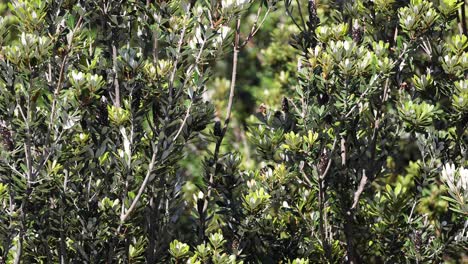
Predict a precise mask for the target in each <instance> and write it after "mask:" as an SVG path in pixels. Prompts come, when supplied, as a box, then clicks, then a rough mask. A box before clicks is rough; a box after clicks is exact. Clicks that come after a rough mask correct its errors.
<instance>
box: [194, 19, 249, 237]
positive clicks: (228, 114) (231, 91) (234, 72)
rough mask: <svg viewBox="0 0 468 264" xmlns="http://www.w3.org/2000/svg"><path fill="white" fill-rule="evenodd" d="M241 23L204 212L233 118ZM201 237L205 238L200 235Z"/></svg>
mask: <svg viewBox="0 0 468 264" xmlns="http://www.w3.org/2000/svg"><path fill="white" fill-rule="evenodd" d="M240 25H241V19H240V17H238V18H237V25H236V35H235V39H234V54H233V57H232V73H231V85H230V89H229V101H228V106H227V109H226V119H225V120H224V127H223V130H222V131H221V135H219V137H218V141H217V142H216V146H215V151H214V154H213V160H214V164H213V166H214V168H215V169H214V172H213V173H210V179H209V185H208V191H207V195H206V196H205V201H204V203H203V209H202V213H205V212H206V211H207V210H208V199H209V197H210V196H211V191H212V188H213V182H214V176H215V174H216V172H217V171H216V168H217V166H216V164H217V163H218V156H219V149H220V147H221V143H222V142H223V139H224V136H225V135H226V131H227V129H228V126H229V121H230V120H231V111H232V104H233V101H234V91H235V87H236V77H237V61H238V55H239V37H240ZM202 232H203V233H202V234H201V235H200V236H204V230H203V231H202ZM200 239H203V238H202V237H200Z"/></svg>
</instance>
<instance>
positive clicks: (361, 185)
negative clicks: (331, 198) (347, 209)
mask: <svg viewBox="0 0 468 264" xmlns="http://www.w3.org/2000/svg"><path fill="white" fill-rule="evenodd" d="M366 183H367V175H366V170H365V169H363V170H362V178H361V181H360V182H359V187H358V188H357V190H356V192H355V193H354V201H353V205H352V206H351V210H354V209H355V208H356V206H357V204H358V202H359V197H361V194H362V192H363V191H364V187H365V186H366Z"/></svg>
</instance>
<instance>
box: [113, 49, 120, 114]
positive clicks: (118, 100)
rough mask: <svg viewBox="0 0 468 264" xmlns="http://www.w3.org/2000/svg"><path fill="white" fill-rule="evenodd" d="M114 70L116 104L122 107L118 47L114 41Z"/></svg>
mask: <svg viewBox="0 0 468 264" xmlns="http://www.w3.org/2000/svg"><path fill="white" fill-rule="evenodd" d="M112 70H113V71H114V92H115V101H114V105H115V106H116V107H120V85H119V78H118V77H119V76H118V75H117V47H116V46H115V43H112Z"/></svg>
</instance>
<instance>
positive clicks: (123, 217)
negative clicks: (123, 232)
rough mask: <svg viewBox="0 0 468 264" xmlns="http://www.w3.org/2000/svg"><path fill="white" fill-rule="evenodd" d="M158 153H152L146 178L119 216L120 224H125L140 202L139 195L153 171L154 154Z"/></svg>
mask: <svg viewBox="0 0 468 264" xmlns="http://www.w3.org/2000/svg"><path fill="white" fill-rule="evenodd" d="M157 153H158V151H157V150H155V151H154V152H153V156H152V157H151V161H150V163H149V166H148V170H147V171H146V176H145V179H144V180H143V183H142V184H141V186H140V189H139V190H138V193H137V195H136V196H135V199H133V202H132V204H131V205H130V207H129V208H128V210H127V212H125V211H122V213H121V215H120V222H121V224H123V223H124V222H125V220H127V218H128V217H129V216H130V214H131V213H132V212H133V210H134V209H135V207H136V205H137V203H138V201H139V200H140V197H141V195H142V194H143V192H144V191H145V188H146V185H147V184H148V181H149V178H150V176H151V173H152V172H153V169H154V164H155V163H156V154H157ZM122 203H124V201H122Z"/></svg>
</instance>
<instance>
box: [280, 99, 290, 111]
mask: <svg viewBox="0 0 468 264" xmlns="http://www.w3.org/2000/svg"><path fill="white" fill-rule="evenodd" d="M282 110H283V112H285V113H289V102H288V98H286V97H283V102H282Z"/></svg>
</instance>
